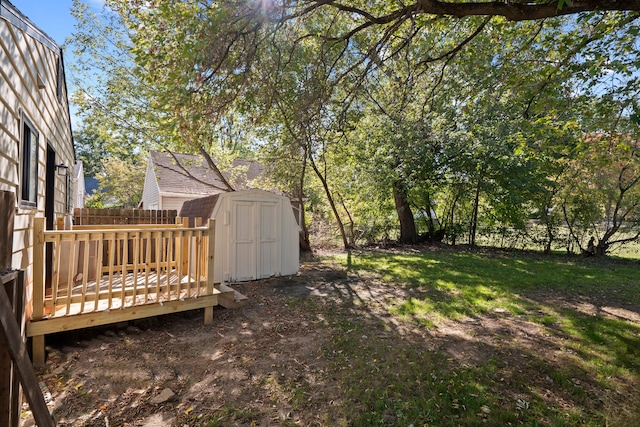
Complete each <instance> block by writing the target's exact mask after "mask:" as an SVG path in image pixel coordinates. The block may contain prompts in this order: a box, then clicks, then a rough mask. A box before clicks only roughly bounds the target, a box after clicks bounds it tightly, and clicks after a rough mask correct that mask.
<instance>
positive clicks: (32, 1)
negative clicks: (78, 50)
mask: <svg viewBox="0 0 640 427" xmlns="http://www.w3.org/2000/svg"><path fill="white" fill-rule="evenodd" d="M9 1H10V2H11V4H13V5H14V6H15V7H16V8H18V10H19V11H20V12H22V13H23V14H24V15H26V16H27V18H29V20H31V22H33V23H34V24H35V25H36V27H38V28H39V29H41V30H42V31H44V32H45V33H46V34H47V35H48V36H49V37H51V38H52V39H53V40H55V42H56V43H57V44H58V45H59V46H62V45H63V44H64V43H65V39H66V38H67V37H69V36H71V33H73V32H74V31H75V19H74V18H73V16H71V6H72V5H73V0H9ZM84 2H85V3H88V4H89V5H90V6H91V7H92V8H96V9H98V10H100V9H101V8H102V5H103V3H104V1H103V0H84ZM68 55H71V53H69V52H68V53H67V54H66V55H65V62H66V63H69V61H71V60H72V58H69V57H68ZM68 84H70V82H69V81H68V79H67V85H68ZM70 110H71V124H72V127H73V129H76V128H77V127H78V126H77V124H78V119H77V117H76V111H75V108H74V107H73V106H71V108H70Z"/></svg>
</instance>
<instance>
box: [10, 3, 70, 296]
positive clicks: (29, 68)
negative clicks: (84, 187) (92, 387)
mask: <svg viewBox="0 0 640 427" xmlns="http://www.w3.org/2000/svg"><path fill="white" fill-rule="evenodd" d="M61 55H62V53H61V50H60V48H58V47H57V46H55V43H54V42H53V41H52V40H50V39H48V38H47V36H46V35H45V34H44V33H42V32H41V31H39V30H38V29H37V28H36V27H35V26H34V25H33V24H32V23H31V22H30V21H28V20H26V18H25V17H23V16H22V15H21V14H20V13H19V12H17V10H16V9H15V8H14V7H13V6H12V5H10V4H7V3H6V2H2V1H0V79H1V82H0V83H1V84H0V100H1V101H0V118H1V119H2V123H1V124H0V190H4V191H10V192H13V193H15V194H16V215H15V224H14V236H13V252H12V268H15V269H25V270H27V274H26V280H27V294H28V295H30V293H31V289H30V287H31V283H32V268H31V267H32V262H33V232H32V230H33V228H32V227H33V219H34V218H35V217H44V214H45V191H46V182H45V180H46V167H47V165H46V159H47V144H49V146H50V147H51V148H52V149H53V150H54V151H55V157H56V158H55V163H56V164H60V163H64V164H66V165H68V166H69V169H70V170H68V173H72V167H73V164H74V157H75V154H74V149H73V138H72V135H71V126H70V116H69V107H68V103H67V102H68V101H67V94H66V88H65V87H63V88H60V90H62V92H63V93H62V96H61V97H60V99H59V98H58V78H57V72H58V64H59V63H60V64H61V63H62V57H61ZM60 68H61V72H64V68H63V67H60ZM39 81H40V82H41V85H42V84H43V85H44V87H43V88H39V87H38V83H39ZM23 118H26V119H27V120H28V121H29V122H30V124H31V125H32V126H33V127H34V128H35V130H36V131H37V132H38V134H39V135H38V147H37V153H38V177H37V181H38V188H37V195H36V206H35V207H31V208H27V207H25V206H24V205H22V204H21V202H20V199H21V197H20V195H21V187H20V186H21V184H22V183H21V182H20V181H21V171H20V167H21V160H20V159H21V156H22V155H23V153H22V120H23ZM54 175H55V178H54V204H53V211H54V214H55V219H59V218H64V219H65V221H66V222H69V221H70V215H69V213H68V212H67V209H66V197H67V194H66V192H67V191H71V189H67V188H66V187H67V185H66V184H67V183H66V178H65V177H64V176H60V175H58V174H57V173H55V174H54ZM72 200H73V199H72ZM72 203H73V201H72ZM29 305H30V304H27V306H28V307H29Z"/></svg>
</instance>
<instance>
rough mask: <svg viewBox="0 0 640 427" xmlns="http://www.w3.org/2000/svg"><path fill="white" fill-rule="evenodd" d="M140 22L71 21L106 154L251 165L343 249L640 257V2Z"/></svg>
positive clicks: (418, 6)
mask: <svg viewBox="0 0 640 427" xmlns="http://www.w3.org/2000/svg"><path fill="white" fill-rule="evenodd" d="M140 6H141V2H131V1H121V0H110V1H108V2H107V8H106V9H105V11H104V16H103V17H98V16H95V15H92V14H90V13H89V10H88V9H87V8H86V6H83V5H82V4H81V3H79V2H77V3H76V6H75V9H76V15H77V20H78V32H77V33H76V35H75V37H74V39H73V40H72V42H73V46H74V47H75V49H76V52H78V53H79V54H81V56H80V58H82V59H83V62H79V64H81V65H83V66H84V67H85V70H86V71H88V72H89V73H88V74H87V75H86V76H87V77H86V78H85V79H84V81H82V80H81V81H79V83H78V85H79V87H80V88H81V91H80V92H78V94H77V95H76V98H75V99H76V100H78V102H80V105H81V106H82V109H81V111H82V112H83V114H84V118H83V123H84V126H86V127H87V129H89V130H90V131H91V132H90V134H93V135H99V136H100V137H101V138H102V141H103V143H106V144H107V146H111V147H118V146H120V147H123V146H124V147H126V146H131V147H140V146H145V147H158V146H159V147H162V148H165V149H170V150H192V151H199V152H202V153H205V154H211V155H216V157H220V155H221V154H224V153H226V154H231V155H242V156H252V157H257V158H259V159H260V160H262V161H263V162H265V163H266V164H268V166H269V168H270V171H271V175H272V178H274V180H276V181H277V182H278V183H279V185H280V187H281V190H282V191H285V192H287V193H288V194H291V195H295V197H297V198H299V199H300V200H307V209H306V211H307V214H308V217H309V218H308V219H309V220H310V221H311V227H312V228H313V227H315V226H317V225H318V224H321V223H331V222H333V223H334V224H336V226H337V230H338V231H339V235H340V236H341V240H342V242H343V244H344V245H345V246H349V245H353V244H356V243H358V242H367V241H375V240H377V239H381V238H384V237H389V238H399V239H400V240H401V241H403V242H407V243H411V242H416V241H418V240H420V239H436V240H441V239H447V240H448V241H450V242H452V243H453V242H460V241H461V240H460V239H461V238H464V239H466V241H467V242H468V243H470V244H472V245H474V244H476V238H477V237H482V236H483V235H484V234H486V233H493V234H496V233H502V235H503V236H506V234H505V233H507V232H509V233H510V238H511V241H512V242H517V241H519V240H518V239H527V240H528V241H530V242H534V243H535V244H541V245H543V247H544V248H545V249H546V250H551V248H552V247H554V246H555V247H557V246H558V245H560V246H562V247H565V248H567V250H576V248H577V249H580V248H582V247H583V246H584V245H585V241H586V240H585V239H587V238H588V237H590V235H597V236H598V237H599V241H600V243H602V245H601V247H602V248H609V247H610V245H611V244H612V242H625V241H627V239H630V240H635V239H637V235H636V234H635V228H634V226H633V223H634V222H633V221H635V219H636V218H640V211H638V210H637V207H636V206H635V204H634V203H633V200H634V199H633V196H632V195H633V194H635V191H636V185H637V182H638V181H637V180H636V179H635V176H636V172H635V171H636V169H635V166H634V165H635V161H636V160H635V158H636V156H637V153H636V151H635V145H634V144H635V142H634V141H637V140H638V138H640V129H639V128H638V126H639V125H640V120H639V119H638V117H640V116H639V112H638V111H637V108H638V106H639V105H640V99H638V98H639V90H638V89H637V88H638V87H640V85H639V84H638V83H640V82H638V78H639V77H638V76H639V75H640V74H639V73H638V62H637V57H638V49H639V48H640V41H639V39H638V34H640V27H639V26H638V23H637V21H638V18H639V17H640V14H638V13H637V12H636V11H637V10H639V9H640V2H635V1H628V2H619V1H602V2H595V1H590V0H587V1H570V2H569V1H562V0H561V1H552V2H523V1H512V2H461V1H454V2H439V1H417V2H414V3H412V4H403V3H397V2H389V1H373V2H364V1H355V2H348V4H347V3H346V2H338V1H304V2H295V3H290V2H279V1H259V2H255V1H237V0H234V1H232V0H226V1H218V2H212V1H201V2H187V1H179V0H166V1H162V2H144V7H140ZM96 70H98V71H99V72H98V75H99V76H100V78H99V79H96V78H94V77H91V76H92V73H93V72H95V71H96ZM96 82H97V84H96ZM89 83H93V84H89ZM97 140H98V139H97ZM105 141H106V142H105ZM589 141H591V143H589ZM593 141H599V142H598V143H597V144H596V143H594V142H593ZM601 141H609V143H610V144H612V145H611V146H610V147H614V146H615V147H616V148H615V150H614V149H612V148H611V149H610V151H609V152H606V150H605V151H603V148H602V144H604V143H603V142H602V143H601ZM110 142H111V144H112V145H108V144H109V143H110ZM598 147H600V148H598ZM114 149H115V148H114ZM133 150H134V151H135V150H139V148H133ZM125 151H126V150H125ZM129 151H131V150H129ZM222 157H224V156H222ZM597 165H600V167H601V168H602V169H603V171H607V172H606V173H603V174H601V175H597V174H595V169H597V168H598V167H599V166H597ZM590 171H591V173H590ZM616 182H618V184H615V183H616ZM578 189H579V193H580V194H579V195H584V197H577V196H579V195H578V194H576V193H577V191H576V190H578ZM587 195H588V197H587ZM577 212H584V215H582V216H579V215H577ZM587 212H588V213H589V215H588V216H586V215H587ZM607 221H610V222H607ZM604 223H610V224H612V225H611V227H609V226H605V227H604V228H603V227H602V226H601V224H604ZM303 228H304V227H303ZM616 233H617V234H616ZM615 236H619V238H618V237H615ZM605 251H606V250H604V249H603V252H605Z"/></svg>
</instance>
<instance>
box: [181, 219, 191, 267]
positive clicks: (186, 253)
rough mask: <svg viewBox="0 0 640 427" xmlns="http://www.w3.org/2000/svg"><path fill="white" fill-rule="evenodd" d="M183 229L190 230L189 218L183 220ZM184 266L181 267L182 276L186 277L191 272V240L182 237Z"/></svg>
mask: <svg viewBox="0 0 640 427" xmlns="http://www.w3.org/2000/svg"><path fill="white" fill-rule="evenodd" d="M182 228H189V218H182ZM182 236H183V237H182V239H181V240H182V242H181V244H182V265H181V266H180V275H186V274H187V272H188V271H189V261H190V260H189V243H190V241H191V240H190V239H189V238H188V237H184V234H183V235H182Z"/></svg>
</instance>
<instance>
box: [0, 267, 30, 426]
mask: <svg viewBox="0 0 640 427" xmlns="http://www.w3.org/2000/svg"><path fill="white" fill-rule="evenodd" d="M0 287H2V288H3V289H5V291H6V294H7V297H8V302H9V305H10V307H11V310H10V311H8V312H7V315H10V314H11V313H13V317H14V318H15V321H16V324H17V325H20V324H21V323H22V317H23V316H24V271H23V270H21V271H16V272H11V273H9V274H6V275H4V276H2V275H0ZM21 338H22V337H21ZM8 349H9V341H8V340H7V339H6V338H5V333H0V426H7V427H18V425H19V424H20V412H21V411H20V409H21V405H22V393H21V392H20V381H19V376H18V371H17V368H16V366H15V364H14V363H13V360H12V359H11V354H10V353H9V350H8Z"/></svg>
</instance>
